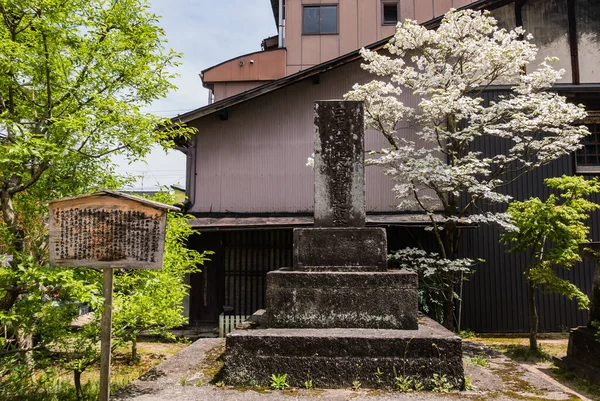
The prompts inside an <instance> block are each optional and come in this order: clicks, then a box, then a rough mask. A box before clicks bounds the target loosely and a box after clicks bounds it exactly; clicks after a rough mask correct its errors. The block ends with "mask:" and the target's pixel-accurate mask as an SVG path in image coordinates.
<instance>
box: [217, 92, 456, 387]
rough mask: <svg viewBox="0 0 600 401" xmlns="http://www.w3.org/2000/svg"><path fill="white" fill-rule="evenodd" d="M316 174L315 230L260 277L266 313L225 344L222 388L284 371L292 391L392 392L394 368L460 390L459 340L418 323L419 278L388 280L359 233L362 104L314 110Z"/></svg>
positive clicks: (298, 236) (374, 241)
mask: <svg viewBox="0 0 600 401" xmlns="http://www.w3.org/2000/svg"><path fill="white" fill-rule="evenodd" d="M314 174H315V205H314V207H315V226H314V228H297V229H295V230H294V260H293V266H292V267H291V269H285V270H277V271H272V272H269V273H268V274H267V294H266V295H267V297H266V307H267V308H266V311H259V312H257V313H256V314H255V315H254V316H253V317H252V318H251V320H253V322H252V324H250V322H248V324H247V326H248V327H257V329H256V330H237V331H235V332H233V333H231V334H229V335H228V337H227V343H226V353H225V358H224V361H225V365H224V369H223V376H222V377H223V379H224V381H225V382H226V383H230V384H234V385H265V384H268V378H269V375H270V374H272V373H276V372H285V373H287V374H288V379H289V382H290V384H292V385H296V386H299V385H301V384H302V383H303V382H304V381H305V380H313V381H314V385H315V386H317V387H322V388H325V387H334V388H335V387H349V386H350V385H351V384H352V382H353V381H355V380H359V381H360V382H361V383H363V385H365V386H377V387H382V386H385V387H388V388H393V387H394V386H395V376H396V374H395V373H394V372H396V369H401V371H402V374H403V375H408V376H411V377H421V378H423V379H422V381H423V383H429V381H428V380H425V378H429V377H433V374H434V373H435V374H439V375H445V376H446V377H447V378H448V380H449V381H450V382H451V383H452V384H453V385H454V386H456V387H457V388H462V387H463V386H464V371H463V365H462V349H461V340H460V338H459V337H458V336H456V335H454V334H453V333H452V332H450V331H448V330H446V329H444V328H443V327H442V326H440V325H438V324H437V323H435V322H433V321H432V320H430V319H427V318H423V319H421V323H420V324H419V320H418V319H417V309H418V303H417V275H416V274H415V273H410V272H407V271H399V270H393V271H388V270H387V239H386V233H385V230H384V229H383V228H374V227H365V220H366V212H365V210H366V208H365V172H364V125H363V105H362V103H360V102H348V101H337V100H336V101H321V102H316V104H315V167H314ZM257 323H258V324H257ZM265 328H266V330H265ZM357 329H360V330H357ZM399 371H400V370H398V372H399ZM374 372H385V374H382V375H381V376H382V377H379V378H376V376H375V374H374Z"/></svg>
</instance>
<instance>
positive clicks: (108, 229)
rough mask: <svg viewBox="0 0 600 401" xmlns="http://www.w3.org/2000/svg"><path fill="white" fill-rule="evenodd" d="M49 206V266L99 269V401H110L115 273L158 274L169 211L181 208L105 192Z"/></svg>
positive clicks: (62, 200)
mask: <svg viewBox="0 0 600 401" xmlns="http://www.w3.org/2000/svg"><path fill="white" fill-rule="evenodd" d="M49 203H50V205H49V207H50V241H49V247H50V252H49V253H50V265H52V266H56V267H64V266H69V267H91V268H102V270H103V271H102V274H103V288H102V294H103V296H104V310H103V312H102V328H101V329H102V332H101V340H100V342H101V344H100V401H108V400H109V398H110V352H111V331H112V296H113V269H114V268H129V269H133V268H137V269H161V268H162V262H163V251H164V242H165V233H166V221H167V211H168V210H179V209H178V208H176V207H173V206H170V205H165V204H163V203H158V202H153V201H149V200H146V199H142V198H138V197H135V196H130V195H126V194H122V193H120V192H115V191H108V190H102V191H101V192H98V193H94V194H90V195H82V196H76V197H72V198H63V199H58V200H54V201H51V202H49Z"/></svg>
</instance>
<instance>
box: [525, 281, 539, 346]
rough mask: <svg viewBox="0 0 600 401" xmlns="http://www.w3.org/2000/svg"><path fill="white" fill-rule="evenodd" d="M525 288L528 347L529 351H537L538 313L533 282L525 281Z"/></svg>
mask: <svg viewBox="0 0 600 401" xmlns="http://www.w3.org/2000/svg"><path fill="white" fill-rule="evenodd" d="M527 290H528V293H527V295H528V300H529V349H530V350H531V351H534V352H537V351H538V344H537V333H538V325H539V319H538V313H537V306H536V303H535V290H536V285H535V283H532V282H529V280H528V281H527Z"/></svg>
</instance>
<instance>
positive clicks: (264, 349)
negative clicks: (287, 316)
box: [222, 318, 464, 389]
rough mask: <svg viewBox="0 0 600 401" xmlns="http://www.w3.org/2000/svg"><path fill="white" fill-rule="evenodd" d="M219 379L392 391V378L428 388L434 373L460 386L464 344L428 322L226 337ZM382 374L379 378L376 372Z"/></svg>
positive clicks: (240, 333) (264, 331) (248, 332)
mask: <svg viewBox="0 0 600 401" xmlns="http://www.w3.org/2000/svg"><path fill="white" fill-rule="evenodd" d="M226 341H227V343H226V353H225V357H224V362H225V366H224V368H223V370H222V379H223V380H224V381H225V383H227V384H231V385H238V386H239V385H244V386H248V385H258V386H268V385H269V383H270V377H271V374H284V373H285V374H287V375H288V378H287V380H288V383H289V384H290V385H292V386H297V387H302V386H303V384H304V381H306V380H312V381H313V385H314V386H315V387H317V388H347V387H351V386H352V382H354V381H355V380H358V381H359V382H360V383H361V385H362V386H363V387H372V388H395V377H396V376H405V377H406V376H409V377H411V378H412V379H414V380H418V381H420V382H421V383H422V384H423V385H424V386H425V389H431V386H432V383H431V379H432V378H433V375H434V373H435V374H438V375H445V376H446V378H447V379H448V380H449V382H450V383H451V384H452V385H453V386H454V387H455V388H457V389H463V387H464V371H463V362H462V342H461V339H460V338H459V337H458V336H456V335H455V334H454V333H452V332H450V331H448V330H446V329H445V328H443V327H442V326H440V325H439V324H437V323H435V322H434V321H432V320H431V319H428V318H421V319H420V324H419V328H418V329H417V330H376V329H260V328H259V329H256V330H236V331H234V332H233V333H231V334H229V335H228V336H227V340H226ZM378 371H379V372H382V373H381V374H380V375H377V374H376V372H378Z"/></svg>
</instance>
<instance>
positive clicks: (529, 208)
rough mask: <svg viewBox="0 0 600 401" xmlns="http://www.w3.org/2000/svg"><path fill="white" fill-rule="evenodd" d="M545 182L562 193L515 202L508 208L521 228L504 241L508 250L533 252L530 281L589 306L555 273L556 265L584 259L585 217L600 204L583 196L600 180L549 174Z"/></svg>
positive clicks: (528, 271)
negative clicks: (543, 199)
mask: <svg viewBox="0 0 600 401" xmlns="http://www.w3.org/2000/svg"><path fill="white" fill-rule="evenodd" d="M544 183H545V184H546V185H547V186H549V187H550V188H553V189H557V190H559V191H560V192H561V193H560V195H559V196H556V195H554V194H551V195H550V196H549V197H548V199H547V200H546V201H545V202H542V201H541V200H540V199H539V198H531V199H528V200H526V201H523V202H516V201H515V202H512V203H511V204H510V205H509V207H508V210H507V213H508V214H509V215H510V217H511V219H512V221H513V224H514V225H515V226H516V227H517V228H518V231H510V232H507V233H505V234H503V236H502V242H503V243H504V244H507V245H509V246H510V248H509V252H526V251H529V252H531V254H532V263H531V264H530V265H529V266H528V267H527V268H526V270H525V277H526V279H527V281H528V282H530V283H533V284H537V285H543V286H544V287H545V289H546V290H547V291H548V292H556V293H558V294H561V295H565V296H567V297H568V298H569V299H573V298H575V299H576V300H577V302H578V304H579V307H580V308H582V309H585V308H587V307H588V304H589V299H588V297H587V296H586V295H585V294H584V293H583V292H582V291H581V290H580V289H579V288H577V287H576V286H575V285H574V284H572V283H570V282H568V281H567V280H564V279H561V278H560V277H558V276H557V275H556V273H555V272H554V270H553V267H555V266H560V267H563V268H566V269H570V268H571V267H572V266H573V265H574V264H575V263H576V262H580V261H581V256H580V254H579V244H581V243H585V242H588V238H587V237H588V234H589V231H590V229H589V227H587V226H586V225H585V221H586V220H587V219H588V218H589V215H590V213H591V212H592V211H594V210H597V209H598V208H600V205H598V204H596V203H594V202H591V201H589V200H587V199H584V196H588V195H591V194H593V193H597V192H598V191H600V186H599V184H598V181H597V180H595V179H594V180H589V181H586V180H585V179H584V178H583V177H579V176H575V177H569V176H562V177H560V178H547V179H545V180H544Z"/></svg>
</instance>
